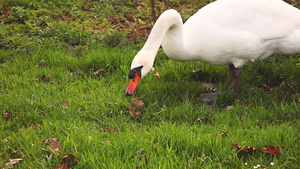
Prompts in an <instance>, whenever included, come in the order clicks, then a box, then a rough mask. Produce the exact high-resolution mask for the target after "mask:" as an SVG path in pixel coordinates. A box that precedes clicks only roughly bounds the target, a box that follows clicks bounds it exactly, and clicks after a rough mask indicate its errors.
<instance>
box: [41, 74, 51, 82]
mask: <svg viewBox="0 0 300 169" xmlns="http://www.w3.org/2000/svg"><path fill="white" fill-rule="evenodd" d="M40 80H42V81H43V82H50V76H48V77H46V75H42V77H40Z"/></svg>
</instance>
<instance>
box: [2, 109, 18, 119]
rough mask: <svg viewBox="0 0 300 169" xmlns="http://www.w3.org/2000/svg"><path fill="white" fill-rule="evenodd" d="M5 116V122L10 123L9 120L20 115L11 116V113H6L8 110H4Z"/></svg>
mask: <svg viewBox="0 0 300 169" xmlns="http://www.w3.org/2000/svg"><path fill="white" fill-rule="evenodd" d="M3 115H4V116H5V121H8V120H10V119H12V118H15V117H17V116H18V114H15V115H14V116H11V115H10V114H9V113H7V112H6V109H3Z"/></svg>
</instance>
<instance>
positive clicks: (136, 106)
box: [128, 98, 144, 111]
mask: <svg viewBox="0 0 300 169" xmlns="http://www.w3.org/2000/svg"><path fill="white" fill-rule="evenodd" d="M143 105H144V103H143V102H142V100H141V99H140V98H134V99H133V103H132V104H130V105H128V107H129V110H130V111H135V110H139V111H141V110H142V109H143Z"/></svg>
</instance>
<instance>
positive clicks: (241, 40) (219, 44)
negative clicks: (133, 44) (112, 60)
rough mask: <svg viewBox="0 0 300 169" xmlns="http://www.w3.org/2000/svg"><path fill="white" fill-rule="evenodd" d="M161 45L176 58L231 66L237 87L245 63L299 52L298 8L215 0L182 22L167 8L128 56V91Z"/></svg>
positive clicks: (278, 2)
mask: <svg viewBox="0 0 300 169" xmlns="http://www.w3.org/2000/svg"><path fill="white" fill-rule="evenodd" d="M160 46H162V48H163V50H164V52H165V53H166V55H167V56H168V57H169V58H171V59H174V60H177V61H204V62H207V63H209V64H212V65H219V66H221V65H229V72H228V75H227V77H230V76H231V75H233V82H232V84H231V87H232V88H236V87H237V83H238V78H239V75H240V68H241V67H242V66H243V65H244V64H245V63H246V62H248V61H253V62H254V61H260V60H264V59H266V58H268V57H269V56H270V55H272V54H296V53H300V10H299V9H297V8H295V7H293V6H291V5H289V4H287V3H285V2H283V1H282V0H251V1H250V0H217V1H215V2H213V3H210V4H208V5H206V6H205V7H203V8H201V9H200V10H199V11H198V12H197V13H195V14H194V15H193V16H192V17H190V18H189V19H188V20H187V21H186V22H185V23H184V24H183V22H182V19H181V16H180V14H179V13H178V12H177V11H175V10H173V9H171V10H167V11H165V12H164V13H162V14H161V16H160V17H159V18H158V19H157V21H156V23H155V24H154V26H153V29H152V31H151V33H150V35H149V37H148V39H147V41H146V43H145V45H144V46H143V48H142V49H141V50H140V51H139V52H138V53H137V55H136V56H135V58H134V59H133V61H132V64H131V70H130V72H129V78H130V79H131V81H130V83H129V86H128V88H127V90H126V93H127V94H128V95H130V94H132V93H133V92H134V90H135V88H136V86H137V84H138V82H139V80H140V79H141V78H143V77H144V76H145V75H146V74H148V73H149V71H150V70H151V68H152V66H153V62H154V59H155V56H156V53H157V51H158V49H159V47H160ZM137 76H139V77H138V78H137Z"/></svg>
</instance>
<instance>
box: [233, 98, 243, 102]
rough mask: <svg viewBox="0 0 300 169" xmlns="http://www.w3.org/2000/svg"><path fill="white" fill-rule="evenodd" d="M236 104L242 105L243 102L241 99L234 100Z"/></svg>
mask: <svg viewBox="0 0 300 169" xmlns="http://www.w3.org/2000/svg"><path fill="white" fill-rule="evenodd" d="M234 102H236V103H241V102H242V101H241V100H239V99H234Z"/></svg>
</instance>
